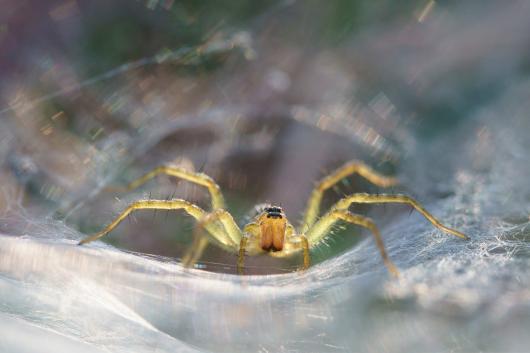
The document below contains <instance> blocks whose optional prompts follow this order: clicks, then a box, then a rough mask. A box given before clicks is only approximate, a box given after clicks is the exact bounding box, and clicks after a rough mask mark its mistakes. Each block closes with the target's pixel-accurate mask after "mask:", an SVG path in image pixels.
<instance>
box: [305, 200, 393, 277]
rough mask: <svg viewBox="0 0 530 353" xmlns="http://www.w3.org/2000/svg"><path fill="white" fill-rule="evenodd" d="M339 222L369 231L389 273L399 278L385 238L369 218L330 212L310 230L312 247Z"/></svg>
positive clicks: (342, 211) (337, 211)
mask: <svg viewBox="0 0 530 353" xmlns="http://www.w3.org/2000/svg"><path fill="white" fill-rule="evenodd" d="M337 221H344V222H348V223H350V224H354V225H358V226H361V227H363V228H367V229H369V230H370V231H371V232H372V235H373V236H374V239H375V243H376V245H377V248H378V249H379V253H380V254H381V257H382V258H383V262H384V264H385V266H386V267H387V268H388V271H389V272H390V273H391V274H392V275H393V276H396V277H397V276H398V275H399V271H398V270H397V268H396V266H395V265H394V264H393V263H392V261H391V260H390V258H389V257H388V254H387V253H386V249H385V244H384V243H383V238H382V237H381V233H380V232H379V229H378V228H377V226H376V225H375V223H374V222H373V221H372V220H371V219H370V218H368V217H364V216H360V215H356V214H353V213H351V212H348V211H344V210H333V211H330V212H328V213H327V214H325V215H324V216H323V217H322V218H320V220H319V221H318V222H317V223H315V225H314V226H313V227H311V229H309V231H308V232H307V239H308V241H309V244H310V246H311V247H313V246H315V245H316V244H318V243H319V242H320V241H321V240H322V239H323V238H324V237H325V236H326V235H328V234H329V230H330V229H331V227H332V226H333V224H335V222H337Z"/></svg>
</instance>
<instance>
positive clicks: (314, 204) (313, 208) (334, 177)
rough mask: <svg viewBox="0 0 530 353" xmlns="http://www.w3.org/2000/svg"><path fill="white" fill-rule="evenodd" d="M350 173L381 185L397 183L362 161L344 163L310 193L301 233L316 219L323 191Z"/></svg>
mask: <svg viewBox="0 0 530 353" xmlns="http://www.w3.org/2000/svg"><path fill="white" fill-rule="evenodd" d="M352 174H359V175H360V176H362V177H363V178H365V179H366V180H368V181H369V182H371V183H372V184H374V185H377V186H381V187H389V186H393V185H396V184H397V183H398V180H397V179H396V178H392V177H387V176H384V175H381V174H379V173H377V172H376V171H374V170H373V169H372V168H370V167H369V166H367V165H366V164H364V163H363V162H360V161H351V162H348V163H346V164H344V165H343V166H342V167H340V168H338V169H336V170H335V171H334V172H332V173H331V174H329V175H328V176H326V177H325V178H323V179H322V180H320V182H319V183H318V184H317V186H316V187H315V189H314V190H313V192H312V193H311V197H310V198H309V200H308V203H307V208H306V211H305V215H304V219H303V223H302V226H301V229H300V230H301V232H302V233H305V232H306V231H307V230H308V229H309V228H310V227H311V226H312V225H313V224H314V223H315V221H316V220H317V217H318V215H319V213H320V203H321V201H322V197H323V196H324V192H325V191H326V190H328V189H329V188H331V187H332V186H334V185H335V184H337V183H338V182H339V181H341V180H342V179H344V178H346V177H348V176H350V175H352Z"/></svg>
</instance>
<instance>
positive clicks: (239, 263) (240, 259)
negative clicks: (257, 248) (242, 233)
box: [237, 237, 248, 275]
mask: <svg viewBox="0 0 530 353" xmlns="http://www.w3.org/2000/svg"><path fill="white" fill-rule="evenodd" d="M247 241H248V238H247V237H242V238H241V242H240V243H239V253H238V256H237V273H239V274H240V275H242V274H244V272H243V266H244V265H245V250H246V248H247Z"/></svg>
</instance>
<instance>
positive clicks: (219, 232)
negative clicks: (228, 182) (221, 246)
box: [79, 199, 233, 245]
mask: <svg viewBox="0 0 530 353" xmlns="http://www.w3.org/2000/svg"><path fill="white" fill-rule="evenodd" d="M144 209H154V210H184V211H185V212H186V213H188V214H189V215H190V216H192V217H193V218H195V219H196V220H201V219H202V218H203V217H204V216H205V215H206V212H205V211H204V210H203V209H201V208H200V207H198V206H196V205H194V204H192V203H190V202H188V201H185V200H181V199H175V200H141V201H136V202H133V203H132V204H131V205H129V207H127V208H126V209H125V210H124V211H123V212H122V213H121V214H120V215H119V216H118V217H116V218H115V219H114V221H112V223H110V224H109V225H108V226H106V227H105V228H104V229H103V230H102V231H100V232H98V233H96V234H93V235H91V236H88V237H86V238H85V239H83V240H81V241H80V242H79V245H83V244H86V243H89V242H91V241H94V240H97V239H99V238H101V237H103V236H104V235H106V234H108V233H109V232H111V231H112V230H113V229H114V228H116V227H117V226H118V225H119V224H120V223H121V222H122V221H123V220H124V219H125V217H127V216H128V215H129V214H130V213H131V212H133V211H136V210H144ZM207 230H208V231H209V232H210V233H211V234H212V235H214V236H215V237H216V238H219V239H221V240H222V241H224V242H225V243H226V245H229V244H233V241H232V240H231V238H229V237H227V235H225V232H224V230H223V229H222V228H221V227H218V226H216V225H215V224H214V225H212V226H210V227H207Z"/></svg>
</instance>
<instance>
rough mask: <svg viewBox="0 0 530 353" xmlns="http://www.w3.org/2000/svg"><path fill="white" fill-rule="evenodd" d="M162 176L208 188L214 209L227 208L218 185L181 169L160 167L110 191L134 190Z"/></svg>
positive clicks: (208, 178) (197, 174)
mask: <svg viewBox="0 0 530 353" xmlns="http://www.w3.org/2000/svg"><path fill="white" fill-rule="evenodd" d="M160 174H166V175H169V176H173V177H176V178H180V179H184V180H186V181H189V182H192V183H194V184H197V185H201V186H205V187H206V188H208V191H209V192H210V195H211V198H212V209H213V210H216V209H225V208H226V207H225V201H224V197H223V194H222V193H221V189H220V188H219V185H217V183H216V182H215V181H214V180H213V179H212V178H210V177H209V176H208V175H206V174H204V173H195V172H190V171H188V170H186V169H183V168H179V167H171V166H160V167H157V168H155V169H153V170H152V171H150V172H149V173H147V174H145V175H143V176H141V177H139V178H138V179H136V180H133V181H132V182H131V183H129V185H127V186H126V187H125V188H116V187H111V188H109V189H111V190H118V191H129V190H133V189H136V188H137V187H139V186H140V185H142V184H144V183H146V182H147V181H149V180H150V179H153V178H154V177H156V176H157V175H160Z"/></svg>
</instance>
